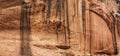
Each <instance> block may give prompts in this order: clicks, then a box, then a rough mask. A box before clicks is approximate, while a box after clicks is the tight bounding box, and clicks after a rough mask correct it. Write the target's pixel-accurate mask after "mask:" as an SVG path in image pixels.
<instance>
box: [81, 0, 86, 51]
mask: <svg viewBox="0 0 120 56" xmlns="http://www.w3.org/2000/svg"><path fill="white" fill-rule="evenodd" d="M85 5H86V4H85V0H82V27H83V36H84V40H85V41H86V20H85ZM85 46H86V43H84V47H85ZM84 52H85V48H84Z"/></svg>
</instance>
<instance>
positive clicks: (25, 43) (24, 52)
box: [20, 1, 32, 56]
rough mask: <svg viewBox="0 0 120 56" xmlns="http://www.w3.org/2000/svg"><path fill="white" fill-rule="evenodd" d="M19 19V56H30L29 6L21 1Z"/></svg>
mask: <svg viewBox="0 0 120 56" xmlns="http://www.w3.org/2000/svg"><path fill="white" fill-rule="evenodd" d="M21 6H22V7H21V18H20V37H21V56H32V53H31V49H30V33H31V27H30V13H29V11H30V6H29V5H27V4H26V3H25V1H22V5H21Z"/></svg>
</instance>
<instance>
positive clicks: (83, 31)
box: [0, 0, 120, 56]
mask: <svg viewBox="0 0 120 56" xmlns="http://www.w3.org/2000/svg"><path fill="white" fill-rule="evenodd" d="M1 1H2V0H1ZM1 1H0V40H1V41H0V46H1V47H0V56H21V55H25V56H30V55H32V56H61V55H63V56H66V55H68V56H83V55H85V56H86V55H87V56H89V55H90V54H91V55H99V54H100V55H108V56H109V55H111V54H113V55H114V52H115V50H114V48H116V47H115V46H116V45H114V44H115V42H116V43H117V47H118V48H117V50H118V51H119V50H120V48H119V41H120V40H119V35H120V34H119V33H118V32H119V29H120V28H119V27H116V26H119V24H117V25H116V26H115V30H114V29H113V27H114V21H113V19H114V18H113V17H112V15H111V14H109V13H108V11H107V9H105V8H106V7H105V4H104V3H103V4H101V3H100V2H98V1H97V0H95V1H94V2H93V3H91V1H87V0H86V1H85V2H86V4H85V9H84V11H85V14H82V13H83V12H82V8H83V7H82V5H83V4H82V1H81V0H68V3H67V4H66V0H64V3H63V2H62V1H63V0H59V2H57V0H51V3H49V2H50V1H49V0H46V1H45V0H41V1H39V0H36V2H35V3H31V1H32V0H25V2H26V3H27V2H30V3H29V4H27V6H31V10H30V11H29V12H30V13H31V14H30V15H29V19H30V27H31V32H30V34H29V36H30V37H29V39H30V41H28V38H27V37H28V36H26V37H25V38H24V39H25V40H24V41H22V40H21V38H22V37H21V35H20V33H21V31H20V27H21V25H20V24H21V22H20V20H21V13H23V11H21V9H22V7H21V5H20V3H18V2H17V0H16V1H14V0H10V1H8V2H9V3H11V5H10V4H9V5H7V4H8V2H6V1H2V2H1ZM13 1H14V2H13ZM59 3H60V4H59ZM5 4H6V5H5ZM1 5H2V6H1ZM50 5H51V6H50ZM91 5H92V6H91ZM24 9H26V8H24ZM27 12H28V11H27ZM83 17H85V18H84V21H83ZM23 18H24V17H23ZM118 23H119V21H118ZM25 27H26V26H25ZM27 30H28V29H27V28H26V29H25V31H27ZM112 30H113V31H112ZM23 31H24V30H23ZM114 31H115V32H114ZM117 31H118V32H117ZM26 33H28V32H26ZM26 33H24V34H26ZM114 33H116V35H115V36H116V41H115V39H114V38H113V36H114ZM24 34H23V36H24ZM26 35H27V34H26ZM69 37H70V38H69ZM22 42H24V45H23V46H22V44H23V43H22ZM21 46H22V47H23V48H24V50H22V48H21ZM28 47H29V48H28ZM21 50H22V51H23V52H24V54H23V53H21V52H22V51H21ZM26 51H27V52H26ZM29 51H30V52H29Z"/></svg>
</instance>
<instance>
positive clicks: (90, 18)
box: [89, 0, 92, 56]
mask: <svg viewBox="0 0 120 56" xmlns="http://www.w3.org/2000/svg"><path fill="white" fill-rule="evenodd" d="M90 3H92V0H90ZM89 6H90V4H89ZM89 9H91V7H89ZM89 20H90V21H89V23H90V25H89V26H90V56H92V13H91V11H89Z"/></svg>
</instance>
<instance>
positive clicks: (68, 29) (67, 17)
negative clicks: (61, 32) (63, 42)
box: [66, 0, 70, 45]
mask: <svg viewBox="0 0 120 56" xmlns="http://www.w3.org/2000/svg"><path fill="white" fill-rule="evenodd" d="M68 14H69V13H68V0H66V19H67V32H68V39H69V45H70V27H69V16H68Z"/></svg>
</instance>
